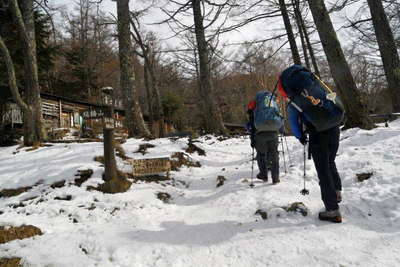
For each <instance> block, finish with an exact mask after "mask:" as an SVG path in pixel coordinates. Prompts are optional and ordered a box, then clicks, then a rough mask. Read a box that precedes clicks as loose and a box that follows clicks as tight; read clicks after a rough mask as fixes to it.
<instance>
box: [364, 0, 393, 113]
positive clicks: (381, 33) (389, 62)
mask: <svg viewBox="0 0 400 267" xmlns="http://www.w3.org/2000/svg"><path fill="white" fill-rule="evenodd" d="M367 2H368V6H369V9H370V12H371V16H372V22H373V25H374V29H375V34H376V39H377V41H378V46H379V51H380V53H381V58H382V62H383V69H384V70H385V74H386V80H387V83H388V86H389V93H390V95H391V101H392V107H393V111H394V112H400V60H399V54H398V52H397V48H396V43H395V41H394V37H393V32H392V29H391V28H390V25H389V22H388V19H387V17H386V14H385V10H384V8H383V4H382V0H368V1H367Z"/></svg>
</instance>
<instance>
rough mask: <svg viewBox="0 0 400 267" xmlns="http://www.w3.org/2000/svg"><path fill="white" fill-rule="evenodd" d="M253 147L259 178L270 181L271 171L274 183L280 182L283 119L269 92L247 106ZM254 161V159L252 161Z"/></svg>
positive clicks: (259, 95)
mask: <svg viewBox="0 0 400 267" xmlns="http://www.w3.org/2000/svg"><path fill="white" fill-rule="evenodd" d="M247 113H248V115H249V123H248V124H247V129H248V131H249V132H250V144H251V147H252V148H253V151H254V148H255V149H256V151H257V165H258V169H259V170H260V172H259V173H258V174H257V178H258V179H261V180H263V181H264V182H267V181H268V170H269V169H270V170H271V178H272V183H273V184H277V183H279V182H280V180H279V152H278V144H279V141H278V131H279V130H282V129H283V119H282V116H281V114H280V111H279V106H278V104H277V103H276V98H275V96H274V95H273V94H271V93H270V92H268V91H260V92H258V93H257V94H256V97H255V100H253V101H251V102H250V103H249V104H248V106H247ZM252 160H253V159H252Z"/></svg>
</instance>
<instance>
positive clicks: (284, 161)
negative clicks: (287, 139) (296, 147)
mask: <svg viewBox="0 0 400 267" xmlns="http://www.w3.org/2000/svg"><path fill="white" fill-rule="evenodd" d="M281 145H282V156H283V166H284V167H285V173H287V168H286V159H285V147H284V146H283V138H282V135H281Z"/></svg>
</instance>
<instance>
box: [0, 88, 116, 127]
mask: <svg viewBox="0 0 400 267" xmlns="http://www.w3.org/2000/svg"><path fill="white" fill-rule="evenodd" d="M41 100H42V113H43V119H44V123H45V127H46V128H47V130H48V131H52V130H54V129H58V128H75V129H82V127H84V126H86V127H90V128H91V129H93V130H95V132H101V130H102V123H101V119H86V120H85V119H84V118H83V116H82V114H83V112H85V111H92V110H99V109H101V108H102V106H101V105H99V104H96V103H90V102H85V101H79V100H73V99H69V98H66V97H61V96H56V95H51V94H47V93H41ZM114 116H115V127H116V128H122V120H123V117H124V111H123V110H122V109H119V108H116V109H115V114H114ZM22 124H23V119H22V112H21V109H20V108H19V107H18V105H17V104H16V103H15V102H14V101H13V100H12V98H8V99H6V100H5V101H4V100H3V101H2V103H0V126H2V127H7V128H14V127H15V128H20V127H21V126H22Z"/></svg>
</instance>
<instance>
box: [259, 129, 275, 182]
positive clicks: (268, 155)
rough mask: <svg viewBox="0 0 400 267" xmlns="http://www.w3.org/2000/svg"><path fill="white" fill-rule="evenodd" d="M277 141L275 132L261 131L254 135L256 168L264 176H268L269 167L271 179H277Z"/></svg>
mask: <svg viewBox="0 0 400 267" xmlns="http://www.w3.org/2000/svg"><path fill="white" fill-rule="evenodd" d="M278 143H279V142H278V133H277V132H261V133H257V134H256V135H255V148H256V151H257V164H258V169H259V170H260V174H261V175H262V176H263V177H265V178H268V169H271V176H272V180H273V181H276V180H278V179H279V152H278Z"/></svg>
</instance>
